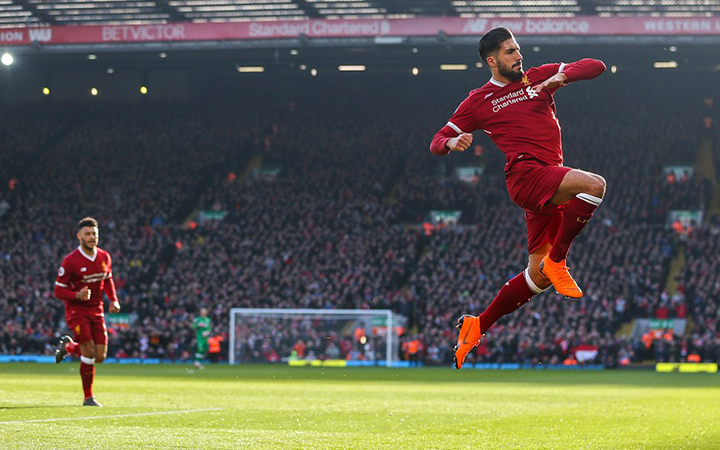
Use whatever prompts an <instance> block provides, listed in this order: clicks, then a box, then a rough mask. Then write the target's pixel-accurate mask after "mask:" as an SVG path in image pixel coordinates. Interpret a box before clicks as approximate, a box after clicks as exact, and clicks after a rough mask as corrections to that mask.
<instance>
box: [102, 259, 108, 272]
mask: <svg viewBox="0 0 720 450" xmlns="http://www.w3.org/2000/svg"><path fill="white" fill-rule="evenodd" d="M102 270H103V272H107V263H106V262H105V261H103V262H102Z"/></svg>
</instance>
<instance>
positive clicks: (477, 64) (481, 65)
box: [475, 61, 483, 69]
mask: <svg viewBox="0 0 720 450" xmlns="http://www.w3.org/2000/svg"><path fill="white" fill-rule="evenodd" d="M475 67H477V68H478V69H482V68H483V63H481V62H480V61H478V62H476V63H475Z"/></svg>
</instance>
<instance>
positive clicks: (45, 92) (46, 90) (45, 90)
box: [43, 87, 50, 95]
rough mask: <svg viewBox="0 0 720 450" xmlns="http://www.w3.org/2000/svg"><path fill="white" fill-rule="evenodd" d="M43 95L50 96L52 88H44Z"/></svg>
mask: <svg viewBox="0 0 720 450" xmlns="http://www.w3.org/2000/svg"><path fill="white" fill-rule="evenodd" d="M43 95H50V88H49V87H44V88H43Z"/></svg>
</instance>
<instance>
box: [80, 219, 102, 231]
mask: <svg viewBox="0 0 720 450" xmlns="http://www.w3.org/2000/svg"><path fill="white" fill-rule="evenodd" d="M97 226H98V223H97V220H95V219H93V218H92V217H83V218H82V219H80V222H78V226H77V229H78V231H80V230H82V229H83V228H85V227H97Z"/></svg>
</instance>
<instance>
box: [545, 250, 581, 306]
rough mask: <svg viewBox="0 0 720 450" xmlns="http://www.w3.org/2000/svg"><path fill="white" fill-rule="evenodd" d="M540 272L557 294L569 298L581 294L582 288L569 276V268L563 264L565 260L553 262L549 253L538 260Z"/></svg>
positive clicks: (578, 296) (577, 296)
mask: <svg viewBox="0 0 720 450" xmlns="http://www.w3.org/2000/svg"><path fill="white" fill-rule="evenodd" d="M540 273H541V274H543V275H545V276H546V277H547V279H548V280H550V282H551V283H552V284H553V287H555V290H556V291H557V293H558V294H560V295H564V296H565V297H570V298H580V297H582V296H583V293H582V289H580V287H579V286H578V285H577V283H576V282H575V280H573V277H572V276H570V269H569V268H568V266H566V265H565V260H564V259H563V260H562V261H560V262H555V261H553V260H552V259H550V255H545V257H544V258H543V260H542V261H541V262H540Z"/></svg>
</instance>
